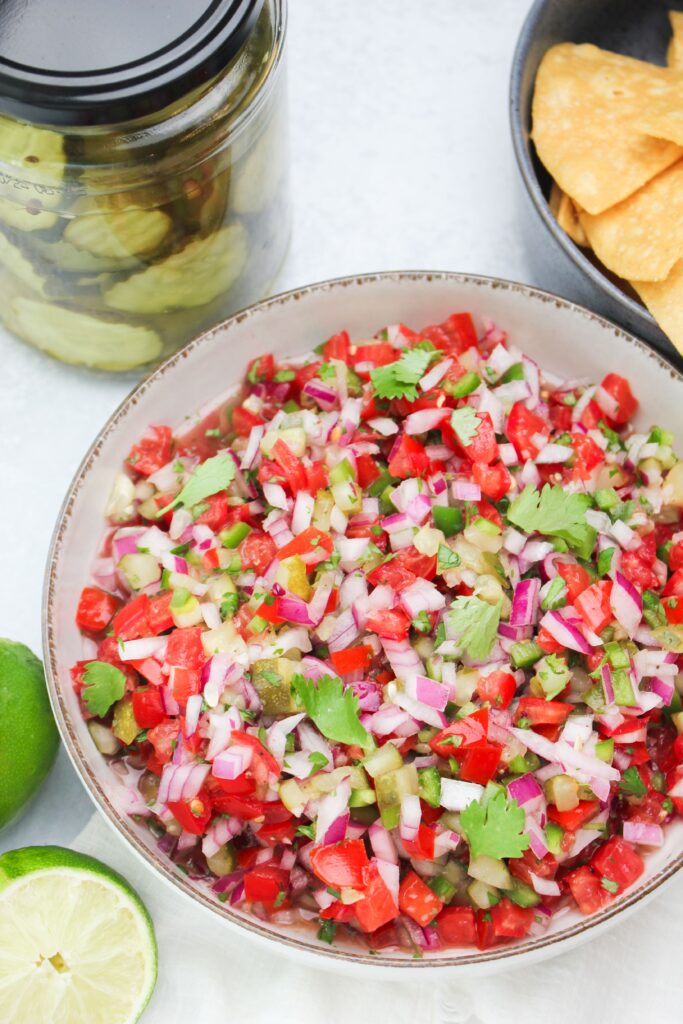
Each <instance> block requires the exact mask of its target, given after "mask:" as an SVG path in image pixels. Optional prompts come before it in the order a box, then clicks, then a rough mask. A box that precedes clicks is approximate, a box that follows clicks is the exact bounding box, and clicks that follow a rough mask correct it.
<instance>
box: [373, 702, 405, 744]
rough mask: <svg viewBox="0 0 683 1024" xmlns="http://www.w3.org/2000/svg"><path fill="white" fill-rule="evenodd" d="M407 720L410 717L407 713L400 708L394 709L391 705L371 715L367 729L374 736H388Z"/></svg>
mask: <svg viewBox="0 0 683 1024" xmlns="http://www.w3.org/2000/svg"><path fill="white" fill-rule="evenodd" d="M409 719H410V715H409V714H408V712H407V711H404V710H403V709H402V708H398V707H395V706H394V705H393V704H388V705H386V706H385V707H383V708H380V709H379V711H376V712H375V714H374V715H372V717H371V718H370V721H369V723H368V726H367V728H369V729H370V731H371V732H373V733H374V734H375V736H390V735H391V734H392V733H395V732H396V730H397V729H398V728H399V727H400V726H401V725H404V724H405V723H406V722H407V721H408V720H409Z"/></svg>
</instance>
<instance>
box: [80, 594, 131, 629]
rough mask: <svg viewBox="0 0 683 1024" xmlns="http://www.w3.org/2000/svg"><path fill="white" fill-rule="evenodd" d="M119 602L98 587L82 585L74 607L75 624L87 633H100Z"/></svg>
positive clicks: (110, 618) (118, 605) (107, 623)
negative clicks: (76, 604)
mask: <svg viewBox="0 0 683 1024" xmlns="http://www.w3.org/2000/svg"><path fill="white" fill-rule="evenodd" d="M120 605H121V602H120V601H119V600H118V598H116V597H114V595H113V594H108V593H107V592H106V590H100V588H99V587H84V588H83V590H82V591H81V596H80V598H79V600H78V607H77V609H76V625H77V626H78V627H79V629H83V630H85V631H86V632H87V633H101V632H102V630H103V629H106V628H107V626H108V625H109V623H110V622H111V620H112V618H113V616H114V613H115V612H116V611H117V609H118V608H119V607H120Z"/></svg>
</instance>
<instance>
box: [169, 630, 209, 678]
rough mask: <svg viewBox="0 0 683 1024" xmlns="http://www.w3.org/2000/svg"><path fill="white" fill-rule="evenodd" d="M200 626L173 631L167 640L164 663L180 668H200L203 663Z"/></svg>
mask: <svg viewBox="0 0 683 1024" xmlns="http://www.w3.org/2000/svg"><path fill="white" fill-rule="evenodd" d="M205 660H206V659H205V655H204V648H203V646H202V629H201V627H200V626H186V627H184V628H183V629H176V630H174V631H173V632H172V633H171V635H170V636H169V638H168V644H167V646H166V661H167V662H168V664H169V665H174V666H178V667H181V668H200V667H201V665H203V664H204V661H205Z"/></svg>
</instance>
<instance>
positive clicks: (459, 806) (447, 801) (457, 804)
mask: <svg viewBox="0 0 683 1024" xmlns="http://www.w3.org/2000/svg"><path fill="white" fill-rule="evenodd" d="M483 793H484V787H483V786H480V785H478V783H476V782H461V781H460V779H442V780H441V806H442V807H445V808H446V810H447V811H464V810H465V808H466V807H468V806H469V804H471V803H472V802H473V801H474V800H479V799H480V798H481V796H482V795H483Z"/></svg>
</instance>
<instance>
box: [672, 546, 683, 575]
mask: <svg viewBox="0 0 683 1024" xmlns="http://www.w3.org/2000/svg"><path fill="white" fill-rule="evenodd" d="M669 568H670V569H671V571H672V572H675V571H676V570H677V569H683V540H679V541H677V542H676V543H675V544H672V545H671V549H670V550H669Z"/></svg>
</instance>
